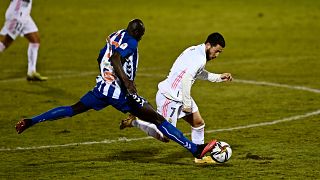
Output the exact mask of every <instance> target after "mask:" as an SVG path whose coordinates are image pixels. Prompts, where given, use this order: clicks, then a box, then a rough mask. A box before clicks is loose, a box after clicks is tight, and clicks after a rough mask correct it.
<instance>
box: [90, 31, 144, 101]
mask: <svg viewBox="0 0 320 180" xmlns="http://www.w3.org/2000/svg"><path fill="white" fill-rule="evenodd" d="M114 52H118V53H119V54H120V55H121V57H122V58H123V59H122V62H124V63H123V66H122V67H123V70H124V72H125V73H126V75H127V76H128V78H129V79H130V80H132V81H133V80H134V78H135V76H136V71H137V67H138V41H137V40H136V39H134V38H133V37H132V36H131V35H129V34H128V32H127V31H126V30H119V31H117V32H114V33H112V34H111V35H110V36H109V37H108V38H107V43H106V45H105V46H104V48H103V49H101V51H100V54H99V57H98V63H99V67H100V75H99V76H98V77H97V79H96V81H97V84H96V87H95V90H98V91H99V92H100V93H102V94H103V95H105V96H108V97H112V98H114V99H119V97H120V96H125V94H126V90H124V89H121V81H120V79H119V78H118V77H117V76H116V74H115V72H114V70H113V67H112V65H111V62H110V57H111V56H112V54H113V53H114Z"/></svg>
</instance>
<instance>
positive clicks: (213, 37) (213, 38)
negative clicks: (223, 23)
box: [205, 32, 226, 48]
mask: <svg viewBox="0 0 320 180" xmlns="http://www.w3.org/2000/svg"><path fill="white" fill-rule="evenodd" d="M205 43H210V44H211V46H216V45H217V44H219V45H220V46H221V47H223V48H224V47H225V46H226V43H225V41H224V38H223V36H222V35H221V34H220V33H217V32H215V33H212V34H210V35H209V36H208V38H207V40H206V42H205Z"/></svg>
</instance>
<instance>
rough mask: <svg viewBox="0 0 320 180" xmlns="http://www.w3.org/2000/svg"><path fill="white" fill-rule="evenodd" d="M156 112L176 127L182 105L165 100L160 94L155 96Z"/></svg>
mask: <svg viewBox="0 0 320 180" xmlns="http://www.w3.org/2000/svg"><path fill="white" fill-rule="evenodd" d="M156 103H157V111H158V113H159V114H161V115H162V116H163V117H164V118H165V119H166V120H167V121H169V122H170V123H171V124H172V125H173V126H176V125H177V120H178V116H179V114H180V112H181V108H182V103H180V102H176V101H173V100H171V99H168V98H166V97H165V96H164V95H163V94H161V93H160V92H158V93H157V96H156Z"/></svg>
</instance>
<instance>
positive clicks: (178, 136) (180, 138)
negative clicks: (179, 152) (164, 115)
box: [158, 121, 198, 154]
mask: <svg viewBox="0 0 320 180" xmlns="http://www.w3.org/2000/svg"><path fill="white" fill-rule="evenodd" d="M158 129H159V130H160V131H161V132H162V133H163V134H164V135H165V136H167V137H168V138H170V139H171V140H173V141H175V142H177V143H178V144H180V145H181V146H183V147H184V148H186V149H187V150H189V151H190V152H191V153H192V154H194V153H195V152H196V151H197V149H198V148H197V145H196V144H194V143H193V142H191V141H190V140H189V139H187V138H186V137H185V136H184V135H183V134H182V132H181V131H179V130H178V129H177V128H176V127H174V126H173V125H172V124H170V123H169V122H168V121H163V122H162V123H161V124H160V125H159V126H158Z"/></svg>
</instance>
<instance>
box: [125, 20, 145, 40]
mask: <svg viewBox="0 0 320 180" xmlns="http://www.w3.org/2000/svg"><path fill="white" fill-rule="evenodd" d="M127 31H128V32H129V34H130V35H132V36H133V37H134V38H135V39H136V40H138V41H139V40H140V39H141V38H142V36H143V35H144V32H145V28H144V24H143V22H142V21H141V20H140V19H133V20H131V21H130V22H129V24H128V27H127Z"/></svg>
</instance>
